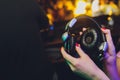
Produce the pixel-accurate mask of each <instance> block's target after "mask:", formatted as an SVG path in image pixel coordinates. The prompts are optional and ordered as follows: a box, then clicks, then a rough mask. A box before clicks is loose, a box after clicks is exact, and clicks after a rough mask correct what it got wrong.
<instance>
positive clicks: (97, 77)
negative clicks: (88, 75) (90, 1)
mask: <svg viewBox="0 0 120 80" xmlns="http://www.w3.org/2000/svg"><path fill="white" fill-rule="evenodd" d="M93 80H110V79H109V78H108V76H107V75H106V74H105V73H104V72H103V71H102V70H100V69H99V68H98V69H97V70H96V72H95V74H94V75H93Z"/></svg>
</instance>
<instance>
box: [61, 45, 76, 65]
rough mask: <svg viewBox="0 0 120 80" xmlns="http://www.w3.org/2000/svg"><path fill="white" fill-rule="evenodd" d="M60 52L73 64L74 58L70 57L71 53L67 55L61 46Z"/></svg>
mask: <svg viewBox="0 0 120 80" xmlns="http://www.w3.org/2000/svg"><path fill="white" fill-rule="evenodd" d="M61 53H62V55H63V57H64V58H65V59H66V60H67V61H69V62H70V63H72V64H74V63H75V62H76V58H74V57H72V56H71V55H69V54H68V53H67V52H66V51H65V50H64V48H63V47H62V48H61Z"/></svg>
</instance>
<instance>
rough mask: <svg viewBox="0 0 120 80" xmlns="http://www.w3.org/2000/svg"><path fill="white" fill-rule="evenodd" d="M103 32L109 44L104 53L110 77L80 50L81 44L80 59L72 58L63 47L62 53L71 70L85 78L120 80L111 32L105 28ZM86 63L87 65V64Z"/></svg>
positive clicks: (78, 45)
mask: <svg viewBox="0 0 120 80" xmlns="http://www.w3.org/2000/svg"><path fill="white" fill-rule="evenodd" d="M101 30H102V32H103V33H104V34H105V36H106V39H107V43H108V49H107V51H106V52H105V53H104V54H105V67H106V71H107V75H108V76H107V75H106V74H105V73H104V72H103V71H102V70H101V69H99V68H98V67H97V65H96V64H95V63H94V62H93V61H92V60H91V59H90V57H89V56H88V55H87V54H86V53H85V52H84V51H83V50H82V49H81V48H80V44H76V51H77V53H78V54H79V56H80V58H75V57H72V56H71V55H69V54H68V53H67V52H66V51H65V50H64V48H63V47H62V48H61V53H62V55H63V57H64V59H65V60H66V62H67V63H68V65H69V66H70V68H71V70H72V71H73V72H75V73H77V74H80V75H85V77H87V78H88V79H92V80H110V79H111V80H120V78H119V76H118V72H117V67H116V51H115V47H114V44H113V41H112V37H111V33H110V30H108V29H105V28H102V29H101ZM86 62H87V64H85V63H86ZM88 66H89V67H88ZM108 77H109V78H108Z"/></svg>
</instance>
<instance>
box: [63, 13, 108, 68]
mask: <svg viewBox="0 0 120 80" xmlns="http://www.w3.org/2000/svg"><path fill="white" fill-rule="evenodd" d="M100 28H101V26H100V25H99V24H98V23H97V22H96V21H95V20H94V19H93V18H92V17H89V16H86V15H80V16H78V17H75V18H73V19H72V20H70V21H69V22H68V23H67V24H66V27H65V32H64V33H63V35H62V41H63V45H64V48H65V50H66V51H67V52H68V53H69V54H70V55H72V56H74V57H80V56H79V55H78V54H77V52H76V50H75V44H76V43H79V44H80V46H81V48H82V50H83V51H84V52H85V53H86V54H87V55H88V56H89V57H90V58H91V59H92V60H93V61H94V62H95V63H96V64H97V65H98V66H99V65H100V64H99V62H102V60H103V57H104V54H103V53H104V52H105V51H106V49H107V42H106V38H105V35H104V33H103V32H102V31H101V29H100ZM81 33H82V34H81Z"/></svg>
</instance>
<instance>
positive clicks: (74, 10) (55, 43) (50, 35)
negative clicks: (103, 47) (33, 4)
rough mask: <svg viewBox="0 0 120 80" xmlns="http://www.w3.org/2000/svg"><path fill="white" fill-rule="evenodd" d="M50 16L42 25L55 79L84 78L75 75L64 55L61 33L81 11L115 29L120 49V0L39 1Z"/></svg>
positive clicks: (75, 79)
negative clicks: (62, 52) (43, 25)
mask: <svg viewBox="0 0 120 80" xmlns="http://www.w3.org/2000/svg"><path fill="white" fill-rule="evenodd" d="M36 1H37V3H38V4H39V5H40V6H41V7H42V9H43V10H44V11H45V13H46V15H47V17H48V19H49V23H50V25H49V27H46V28H42V29H41V30H40V32H41V33H42V36H43V39H44V41H45V47H46V51H47V57H48V58H49V59H50V61H51V63H52V64H53V67H54V70H55V71H54V74H53V79H54V80H84V79H82V78H80V77H78V76H76V75H74V74H73V73H72V72H71V71H70V69H69V67H68V66H67V65H66V64H65V63H64V59H63V58H62V56H61V54H60V51H59V49H60V47H61V46H62V41H61V35H62V33H63V32H64V28H65V26H66V24H67V23H68V21H70V20H71V19H72V18H74V17H76V16H79V15H81V14H85V15H88V16H90V17H92V18H94V19H95V20H96V21H97V22H98V23H99V24H100V25H105V26H106V27H107V28H109V29H111V32H112V37H113V41H114V44H115V47H116V51H118V50H120V0H36Z"/></svg>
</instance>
